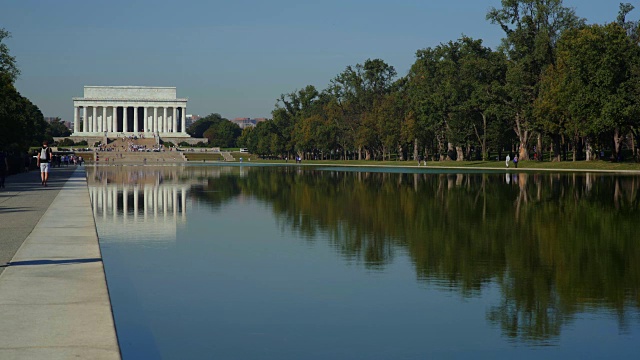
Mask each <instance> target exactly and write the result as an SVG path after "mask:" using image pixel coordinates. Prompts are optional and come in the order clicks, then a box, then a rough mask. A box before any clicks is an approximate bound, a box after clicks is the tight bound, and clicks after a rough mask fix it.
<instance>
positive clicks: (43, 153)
mask: <svg viewBox="0 0 640 360" xmlns="http://www.w3.org/2000/svg"><path fill="white" fill-rule="evenodd" d="M52 155H53V152H52V151H51V148H50V147H49V143H48V142H47V141H46V140H45V141H43V142H42V147H41V148H40V153H39V154H38V157H37V159H38V167H39V168H40V178H41V179H42V186H47V180H49V164H50V163H51V158H52Z"/></svg>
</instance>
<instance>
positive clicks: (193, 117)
mask: <svg viewBox="0 0 640 360" xmlns="http://www.w3.org/2000/svg"><path fill="white" fill-rule="evenodd" d="M198 120H200V115H193V114H187V129H188V128H189V127H190V126H191V124H193V123H194V122H196V121H198Z"/></svg>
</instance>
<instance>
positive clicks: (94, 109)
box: [91, 105, 98, 132]
mask: <svg viewBox="0 0 640 360" xmlns="http://www.w3.org/2000/svg"><path fill="white" fill-rule="evenodd" d="M91 109H92V113H93V116H92V117H91V124H92V125H93V127H92V128H91V131H92V132H98V121H97V120H98V119H97V118H96V113H97V112H98V108H97V107H96V106H95V105H94V106H92V107H91Z"/></svg>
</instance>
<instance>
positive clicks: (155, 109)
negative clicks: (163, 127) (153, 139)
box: [153, 106, 158, 133]
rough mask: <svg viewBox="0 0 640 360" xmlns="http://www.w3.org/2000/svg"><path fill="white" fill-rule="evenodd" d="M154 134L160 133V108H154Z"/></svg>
mask: <svg viewBox="0 0 640 360" xmlns="http://www.w3.org/2000/svg"><path fill="white" fill-rule="evenodd" d="M153 132H154V133H156V132H158V108H157V107H155V106H154V107H153Z"/></svg>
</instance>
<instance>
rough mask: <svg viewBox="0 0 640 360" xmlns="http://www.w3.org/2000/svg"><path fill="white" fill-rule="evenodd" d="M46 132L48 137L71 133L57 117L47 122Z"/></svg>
mask: <svg viewBox="0 0 640 360" xmlns="http://www.w3.org/2000/svg"><path fill="white" fill-rule="evenodd" d="M46 134H47V136H48V137H64V136H69V135H71V130H69V128H68V127H67V126H66V125H65V124H64V123H63V122H62V119H60V118H59V117H57V118H55V119H53V121H51V122H50V123H49V124H47V130H46Z"/></svg>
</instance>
